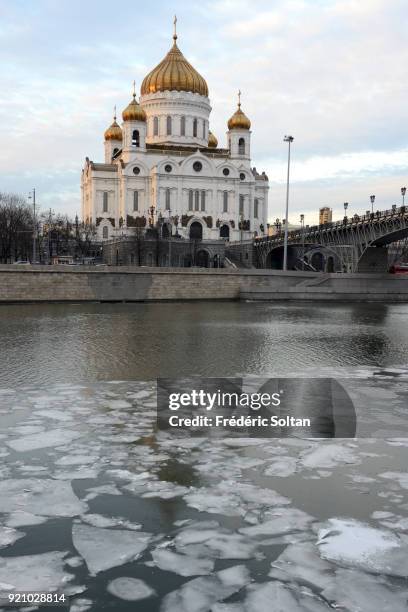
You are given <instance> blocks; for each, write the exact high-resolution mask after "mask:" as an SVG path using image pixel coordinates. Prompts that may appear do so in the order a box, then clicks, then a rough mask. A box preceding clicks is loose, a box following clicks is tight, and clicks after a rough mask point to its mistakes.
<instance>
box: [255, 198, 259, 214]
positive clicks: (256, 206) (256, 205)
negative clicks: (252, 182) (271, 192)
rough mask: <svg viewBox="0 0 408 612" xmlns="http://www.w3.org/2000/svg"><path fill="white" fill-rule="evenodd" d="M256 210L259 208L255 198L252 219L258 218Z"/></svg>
mask: <svg viewBox="0 0 408 612" xmlns="http://www.w3.org/2000/svg"><path fill="white" fill-rule="evenodd" d="M258 208H259V201H258V198H255V200H254V218H255V219H257V218H258Z"/></svg>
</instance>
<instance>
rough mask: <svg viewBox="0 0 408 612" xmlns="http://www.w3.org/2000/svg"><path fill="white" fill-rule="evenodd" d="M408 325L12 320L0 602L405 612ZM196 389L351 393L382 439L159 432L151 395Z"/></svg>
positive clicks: (13, 313) (118, 317) (97, 310)
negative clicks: (274, 387)
mask: <svg viewBox="0 0 408 612" xmlns="http://www.w3.org/2000/svg"><path fill="white" fill-rule="evenodd" d="M407 321H408V306H405V305H363V304H362V305H355V304H353V305H325V304H324V305H318V304H310V305H305V304H290V305H286V304H280V305H272V304H260V303H257V304H254V303H242V304H241V303H226V302H225V303H193V304H187V303H180V304H121V305H109V304H87V305H62V304H61V305H43V306H41V305H27V306H2V307H0V341H1V351H0V442H1V446H0V591H1V586H2V584H13V585H15V588H16V589H17V590H25V589H27V588H28V587H29V588H30V589H31V590H33V589H34V587H37V589H36V590H40V588H44V589H45V588H47V585H48V586H50V585H51V587H50V588H57V587H61V585H62V584H65V586H64V587H63V590H64V591H65V592H67V593H68V594H69V595H70V598H71V607H70V608H65V609H68V610H69V612H86V611H87V610H89V611H90V612H99V611H100V610H109V611H120V612H122V611H123V612H134V611H138V612H139V611H141V612H206V611H211V612H264V611H268V612H271V611H272V612H275V611H276V610H279V612H282V610H283V611H284V612H286V611H288V612H292V611H293V612H305V611H307V612H310V610H313V611H314V612H315V611H316V612H321V611H324V610H327V611H328V612H329V611H330V610H332V609H333V608H340V609H342V610H344V611H345V612H347V611H348V612H356V610H359V612H360V611H361V612H373V611H374V610H375V611H376V610H381V612H400V611H401V612H402V611H403V610H406V606H407V597H408V584H407V580H406V575H408V521H406V518H405V517H406V511H407V509H408V495H407V493H408V473H407V468H406V466H407V449H408V438H406V437H405V433H404V431H406V423H407V417H408V367H407V364H408V325H407ZM189 374H203V375H208V376H231V375H234V374H243V375H244V374H245V375H259V374H260V375H273V374H279V375H286V376H294V375H302V376H308V375H309V374H310V376H320V375H323V376H328V375H329V376H333V377H336V378H338V379H342V380H345V381H346V384H347V390H348V392H349V394H350V397H351V398H352V400H353V402H354V405H355V407H356V411H357V415H358V419H359V421H360V422H366V423H367V424H369V425H370V431H373V432H374V435H373V436H372V437H366V438H364V439H363V438H361V439H355V440H354V439H350V440H341V439H337V440H321V441H317V440H310V439H309V440H300V439H282V440H274V441H271V440H263V439H258V440H253V439H252V440H245V439H242V440H241V441H240V440H234V441H233V440H230V439H228V438H225V439H217V440H211V439H210V438H200V439H193V438H190V437H189V436H188V434H186V432H182V433H180V435H178V434H174V435H172V434H167V433H164V432H158V431H157V430H156V427H155V389H154V383H153V382H149V381H154V379H155V378H157V377H158V376H167V377H171V376H178V377H180V376H183V375H189ZM118 381H120V382H118ZM27 513H29V514H27ZM330 521H338V522H337V523H336V524H335V525H336V526H335V528H333V525H334V523H331V522H330ZM367 527H368V528H369V529H371V531H368V532H365V531H364V529H367ZM10 530H11V531H10ZM251 530H252V531H251ZM256 530H258V532H257V531H256ZM321 530H323V531H321ZM140 531H142V532H145V533H147V534H148V538H149V541H148V543H147V544H146V546H145V547H144V548H143V550H141V552H140V554H139V556H137V555H133V556H132V555H129V549H128V546H129V542H131V541H133V539H134V538H136V539H137V537H138V536H137V534H138V533H139V532H140ZM16 532H17V533H16ZM78 533H79V534H80V536H78ZM321 533H323V534H327V533H329V535H328V536H327V535H324V538H323V540H324V542H325V543H327V542H329V546H330V545H332V548H333V549H334V553H333V552H332V556H331V557H330V556H329V558H328V560H327V561H325V563H326V564H327V567H325V568H324V569H322V568H321V564H322V560H321V558H320V556H319V555H321V554H324V547H322V546H321V544H320V543H319V542H320V541H319V537H321ZM338 533H340V534H343V535H342V536H341V537H342V538H343V539H342V541H341V543H340V545H339V546H338V549H339V550H341V551H343V553H341V554H344V550H345V551H346V558H340V559H339V558H337V557H336V555H337V550H338V549H337V548H336V546H337V544H336V540H335V538H336V537H337V536H336V534H338ZM135 534H136V535H135ZM206 534H207V535H206ZM318 534H320V536H319V535H318ZM361 534H362V536H361ZM122 537H124V538H125V541H124V540H123V539H121V538H122ZM360 537H361V538H362V540H363V541H364V543H365V545H367V546H368V549H367V550H364V551H363V552H362V551H361V550H360V545H357V544H356V542H359V538H360ZM117 538H119V540H118V539H117ZM9 540H10V541H9ZM371 540H372V541H373V542H374V544H373V545H372V546H371V545H370V542H371ZM389 542H391V544H392V551H397V552H396V553H395V554H397V555H398V556H397V557H396V560H395V561H394V558H393V557H391V558H388V557H386V556H384V558H383V555H387V554H388V552H387V551H388V548H387V547H388V546H389ZM330 543H331V544H330ZM326 546H327V544H326ZM370 546H371V548H370ZM305 547H306V548H305ZM95 550H96V551H97V552H95ZM288 551H289V552H288ZM305 551H306V552H305ZM285 552H288V554H291V555H292V558H295V560H296V562H295V563H293V561H292V562H291V563H289V564H287V563H286V562H285V561H284V559H283V558H282V556H281V555H282V554H285ZM169 553H170V559H169V558H168V554H169ZM339 554H340V553H339ZM42 555H46V556H42ZM47 555H51V557H50V556H47ZM166 555H167V556H166ZM172 555H173V556H172ZM347 555H348V556H347ZM30 556H32V557H30ZM340 556H341V555H340ZM203 563H204V565H206V569H205V568H204V569H203V566H202V564H203ZM275 563H278V564H279V571H278V570H276V568H275V569H274V567H273V565H271V564H275ZM297 563H299V564H300V565H299V566H297V565H296V564H297ZM196 564H198V566H200V567H198V569H196V570H194V567H195V566H196ZM186 565H187V570H186ZM305 567H307V579H305V578H304V572H305V570H304V569H302V568H305ZM39 568H42V569H41V571H40V570H39ZM200 568H201V569H200ZM224 570H227V571H229V572H231V573H230V574H228V577H227V579H226V578H225V575H224V574H222V572H223V571H224ZM349 570H351V572H350V574H347V572H348V571H349ZM186 572H187V573H186ZM270 572H272V573H270ZM273 572H275V573H273ZM379 574H380V575H382V577H381V579H379V578H378V575H379ZM123 578H132V579H138V580H140V581H143V582H142V583H141V584H142V587H143V585H145V586H144V588H150V589H153V590H154V592H153V593H152V594H151V595H150V596H149V597H146V598H144V599H138V600H134V601H126V600H125V599H123V596H125V595H126V594H127V593H126V588H124V587H123V583H121V585H122V586H121V587H120V588H119V594H120V595H121V596H122V598H121V597H119V596H118V595H115V594H113V593H112V592H110V591H109V590H108V589H111V587H112V581H115V580H116V579H123ZM323 580H324V581H325V584H326V586H327V589H328V590H327V592H326V591H324V593H323V592H322V582H323ZM47 581H48V582H47ZM223 581H224V582H223ZM225 581H226V582H225ZM345 583H347V589H346V588H345ZM113 584H115V583H113ZM132 584H133V586H132V589H133V590H132V589H131V590H132V593H131V595H132V596H135V589H136V591H137V590H138V589H139V588H140V583H139V586H138V587H137V588H136V587H135V584H134V583H132ZM263 589H266V591H264V590H263ZM306 591H307V592H306ZM139 595H140V593H139ZM277 602H280V604H279V605H280V606H281V607H272V606H273V605H275V603H276V605H278V603H277ZM282 606H283V607H282ZM3 609H5V608H2V607H1V604H0V612H3ZM32 609H35V608H32ZM54 609H55V610H58V608H51V607H48V608H44V610H54ZM59 609H63V608H59Z"/></svg>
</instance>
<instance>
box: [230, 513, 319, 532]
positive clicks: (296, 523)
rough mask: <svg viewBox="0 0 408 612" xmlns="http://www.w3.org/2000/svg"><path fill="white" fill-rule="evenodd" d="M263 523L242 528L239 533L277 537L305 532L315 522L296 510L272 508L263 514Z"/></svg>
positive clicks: (310, 517) (308, 515)
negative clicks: (295, 532)
mask: <svg viewBox="0 0 408 612" xmlns="http://www.w3.org/2000/svg"><path fill="white" fill-rule="evenodd" d="M264 519H265V520H264V522H262V523H259V524H258V525H251V526H250V527H242V528H241V529H239V532H240V533H243V534H245V535H247V536H251V537H252V536H265V535H274V536H279V535H282V534H285V533H291V532H293V531H305V530H306V529H308V528H309V527H310V526H311V523H312V522H313V521H314V520H315V519H314V518H313V517H312V516H310V514H306V512H303V510H298V509H297V508H274V509H273V510H270V511H269V512H266V513H265V514H264Z"/></svg>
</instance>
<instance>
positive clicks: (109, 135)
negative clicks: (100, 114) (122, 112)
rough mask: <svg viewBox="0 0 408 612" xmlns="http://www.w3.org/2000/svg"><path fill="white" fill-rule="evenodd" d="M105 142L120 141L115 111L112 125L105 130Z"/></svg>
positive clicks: (120, 132)
mask: <svg viewBox="0 0 408 612" xmlns="http://www.w3.org/2000/svg"><path fill="white" fill-rule="evenodd" d="M105 140H122V130H121V129H120V126H119V125H118V124H117V123H116V109H115V114H114V115H113V123H112V125H110V126H109V127H108V129H107V130H105Z"/></svg>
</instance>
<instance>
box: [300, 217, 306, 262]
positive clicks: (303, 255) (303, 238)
mask: <svg viewBox="0 0 408 612" xmlns="http://www.w3.org/2000/svg"><path fill="white" fill-rule="evenodd" d="M300 226H301V228H302V270H304V269H305V215H304V214H303V213H302V214H301V215H300Z"/></svg>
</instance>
